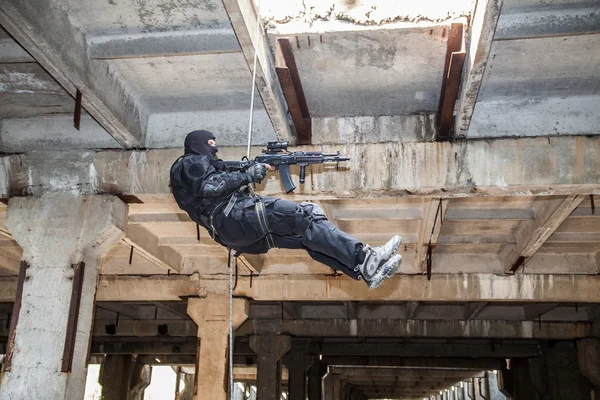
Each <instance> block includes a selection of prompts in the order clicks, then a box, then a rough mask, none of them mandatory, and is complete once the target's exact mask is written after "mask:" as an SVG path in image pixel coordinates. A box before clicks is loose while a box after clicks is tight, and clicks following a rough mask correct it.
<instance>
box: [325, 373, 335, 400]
mask: <svg viewBox="0 0 600 400" xmlns="http://www.w3.org/2000/svg"><path fill="white" fill-rule="evenodd" d="M336 379H337V376H336V375H333V374H329V373H328V374H326V375H325V376H323V379H322V381H323V383H322V388H323V389H322V397H321V398H322V399H323V400H333V384H334V381H335V380H336Z"/></svg>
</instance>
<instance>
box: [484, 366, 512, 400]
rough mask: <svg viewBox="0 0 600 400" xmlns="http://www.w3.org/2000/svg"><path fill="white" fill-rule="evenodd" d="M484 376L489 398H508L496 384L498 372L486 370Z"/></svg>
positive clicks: (501, 399)
mask: <svg viewBox="0 0 600 400" xmlns="http://www.w3.org/2000/svg"><path fill="white" fill-rule="evenodd" d="M485 376H486V377H487V382H488V390H489V400H508V397H506V396H505V395H504V394H503V393H502V392H501V391H500V387H499V386H498V374H497V373H496V372H486V373H485Z"/></svg>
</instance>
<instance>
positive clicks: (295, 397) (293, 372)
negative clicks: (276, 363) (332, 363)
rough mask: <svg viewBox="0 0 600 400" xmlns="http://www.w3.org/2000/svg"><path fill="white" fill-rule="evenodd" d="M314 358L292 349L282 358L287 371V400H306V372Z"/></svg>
mask: <svg viewBox="0 0 600 400" xmlns="http://www.w3.org/2000/svg"><path fill="white" fill-rule="evenodd" d="M314 358H315V357H314V356H312V355H308V354H305V353H304V352H302V351H301V350H300V349H292V350H291V351H289V352H288V354H286V355H285V356H284V357H283V365H285V367H286V368H287V369H288V376H289V379H288V390H289V396H288V399H289V400H306V371H307V370H308V369H309V368H310V366H311V365H312V364H313V362H314Z"/></svg>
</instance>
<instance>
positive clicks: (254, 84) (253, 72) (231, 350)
mask: <svg viewBox="0 0 600 400" xmlns="http://www.w3.org/2000/svg"><path fill="white" fill-rule="evenodd" d="M259 27H260V0H258V6H257V20H256V28H255V32H254V43H258V38H259V32H260V31H259ZM257 59H258V52H257V51H256V46H254V62H253V66H252V88H251V89H250V120H249V122H248V149H247V152H246V158H248V160H249V159H250V145H251V144H252V123H253V121H254V97H255V96H254V92H255V87H256V64H257ZM249 187H250V186H249ZM231 252H232V250H231V249H229V399H230V400H233V393H234V389H233V260H232V258H233V257H231ZM236 284H237V282H236ZM244 392H245V391H244ZM244 394H245V393H244Z"/></svg>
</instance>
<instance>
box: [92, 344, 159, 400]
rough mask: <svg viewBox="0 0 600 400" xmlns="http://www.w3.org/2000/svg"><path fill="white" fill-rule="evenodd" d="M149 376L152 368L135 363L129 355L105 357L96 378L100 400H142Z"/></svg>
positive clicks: (148, 383) (148, 382)
mask: <svg viewBox="0 0 600 400" xmlns="http://www.w3.org/2000/svg"><path fill="white" fill-rule="evenodd" d="M151 375H152V367H150V366H149V365H144V364H140V363H138V362H136V361H135V360H134V358H133V356H131V355H128V354H125V355H122V354H109V355H107V356H106V357H105V359H104V362H103V363H102V365H101V367H100V376H99V377H98V382H100V385H102V400H123V399H126V400H142V399H143V398H144V391H145V390H146V388H147V387H148V385H150V378H151Z"/></svg>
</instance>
